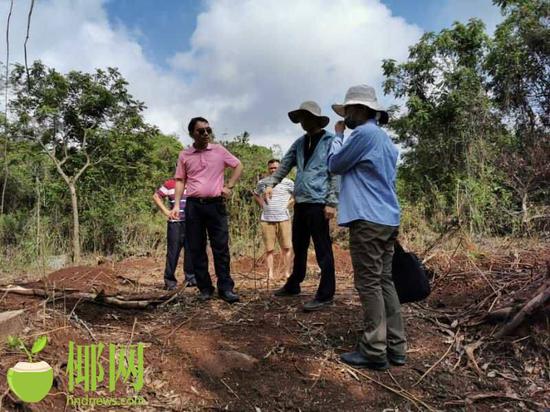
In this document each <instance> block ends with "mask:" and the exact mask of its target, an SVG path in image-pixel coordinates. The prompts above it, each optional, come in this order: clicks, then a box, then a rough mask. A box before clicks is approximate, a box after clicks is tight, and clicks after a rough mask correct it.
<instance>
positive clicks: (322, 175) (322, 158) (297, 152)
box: [259, 132, 338, 206]
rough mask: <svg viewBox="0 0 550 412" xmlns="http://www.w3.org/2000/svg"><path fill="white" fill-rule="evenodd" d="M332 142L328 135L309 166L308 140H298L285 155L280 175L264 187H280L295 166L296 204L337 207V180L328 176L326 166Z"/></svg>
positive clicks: (276, 173) (269, 179)
mask: <svg viewBox="0 0 550 412" xmlns="http://www.w3.org/2000/svg"><path fill="white" fill-rule="evenodd" d="M333 139H334V135H333V134H331V133H329V132H325V133H324V134H323V136H322V137H321V139H320V140H319V143H317V146H316V147H315V149H314V150H313V153H312V154H311V157H310V158H309V159H308V160H307V162H306V160H305V156H304V145H305V144H306V136H305V135H303V136H301V137H299V138H298V139H297V140H296V141H295V142H294V143H293V144H292V146H290V149H288V152H286V154H285V156H284V157H283V159H282V160H281V164H280V165H279V168H278V169H277V171H276V172H275V173H273V174H272V175H271V176H268V177H266V178H265V179H264V180H263V182H264V183H265V185H264V186H275V185H277V184H278V183H280V182H281V181H282V180H283V178H284V177H286V176H287V175H288V173H289V172H290V171H291V170H292V168H293V167H295V166H296V169H297V172H296V182H295V183H294V198H295V199H296V203H320V204H325V205H328V206H336V204H337V203H338V196H337V190H338V187H337V186H338V182H337V178H336V176H334V175H333V174H331V173H329V171H328V165H327V156H328V154H329V151H330V148H331V144H332V140H333ZM264 190H265V187H264V188H262V189H261V191H260V192H259V194H262V193H263V192H264Z"/></svg>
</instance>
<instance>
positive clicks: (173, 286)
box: [164, 280, 178, 290]
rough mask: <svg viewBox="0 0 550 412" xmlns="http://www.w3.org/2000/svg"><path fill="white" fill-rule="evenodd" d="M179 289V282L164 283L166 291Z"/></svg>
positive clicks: (168, 281)
mask: <svg viewBox="0 0 550 412" xmlns="http://www.w3.org/2000/svg"><path fill="white" fill-rule="evenodd" d="M177 287H178V282H174V281H172V280H165V281H164V290H175V289H177Z"/></svg>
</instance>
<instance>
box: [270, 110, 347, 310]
mask: <svg viewBox="0 0 550 412" xmlns="http://www.w3.org/2000/svg"><path fill="white" fill-rule="evenodd" d="M288 117H289V118H290V120H291V121H292V122H293V123H300V124H301V126H302V128H303V129H304V130H305V132H306V134H304V135H302V136H300V137H299V138H298V139H297V140H296V141H295V142H294V143H293V144H292V146H291V147H290V149H289V150H288V152H287V153H286V154H285V156H284V157H283V159H282V160H281V164H280V166H279V168H278V169H277V171H276V172H275V173H273V174H272V175H271V176H269V177H267V178H266V179H265V180H264V183H265V186H266V188H265V190H264V189H260V193H261V192H262V191H264V192H265V193H264V197H265V198H266V201H267V202H269V199H270V198H271V193H272V186H274V185H276V184H278V183H280V182H281V181H282V179H283V178H284V177H285V176H287V175H288V173H289V172H290V171H291V170H292V168H293V167H294V166H296V169H297V173H296V182H295V184H294V198H295V205H294V218H293V220H292V247H293V249H294V266H293V269H292V274H291V275H290V276H289V277H288V279H287V281H286V283H285V285H284V286H283V287H282V288H280V289H278V290H277V291H276V292H275V296H279V297H282V296H297V295H299V294H300V292H301V289H300V283H302V281H303V280H304V279H305V276H306V269H307V251H308V248H309V242H310V239H313V245H314V247H315V256H316V257H317V263H318V264H319V267H320V268H321V281H320V283H319V287H318V289H317V293H316V294H315V298H314V299H313V300H312V301H310V302H307V303H306V304H305V305H304V307H303V309H304V311H306V312H311V311H315V310H319V309H322V308H324V307H325V306H327V305H330V304H331V303H332V299H333V296H334V292H335V288H336V280H335V274H334V255H333V253H332V240H331V238H330V230H329V220H330V219H331V218H332V217H334V215H335V214H336V209H335V207H336V204H337V202H338V200H337V195H336V177H335V176H333V175H331V174H330V173H329V172H328V166H327V156H328V152H329V150H330V147H331V144H332V139H333V138H334V135H333V134H332V133H329V132H326V131H325V130H324V128H325V127H326V126H327V125H328V123H329V121H330V120H329V118H328V117H326V116H321V108H320V107H319V105H318V104H317V103H315V102H312V101H307V102H304V103H302V104H301V105H300V107H299V108H298V109H297V110H293V111H291V112H289V113H288Z"/></svg>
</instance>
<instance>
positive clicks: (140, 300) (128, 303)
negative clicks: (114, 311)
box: [0, 286, 177, 309]
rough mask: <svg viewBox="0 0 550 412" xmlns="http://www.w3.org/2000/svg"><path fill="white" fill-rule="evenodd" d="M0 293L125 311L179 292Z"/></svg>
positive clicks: (15, 289) (17, 288) (17, 290)
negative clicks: (99, 305) (110, 293)
mask: <svg viewBox="0 0 550 412" xmlns="http://www.w3.org/2000/svg"><path fill="white" fill-rule="evenodd" d="M0 292H4V293H13V294H16V295H23V296H37V297H41V298H50V299H78V300H80V301H85V302H92V303H99V304H106V305H110V306H116V307H119V308H124V309H145V308H147V307H149V306H154V305H157V304H160V303H162V302H165V301H167V300H169V299H170V298H172V297H173V296H174V295H175V294H177V291H174V292H170V293H166V292H164V293H161V294H156V295H155V294H154V293H141V294H134V295H118V294H117V295H106V294H105V293H103V291H100V292H98V293H89V292H79V291H75V290H74V289H71V290H69V291H67V290H44V289H38V288H32V289H31V288H24V287H21V286H8V287H7V288H0ZM67 292H68V293H67Z"/></svg>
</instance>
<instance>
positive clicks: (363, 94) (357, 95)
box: [332, 84, 389, 124]
mask: <svg viewBox="0 0 550 412" xmlns="http://www.w3.org/2000/svg"><path fill="white" fill-rule="evenodd" d="M354 104H360V105H363V106H366V107H368V108H369V109H372V110H374V111H375V112H376V113H377V116H376V118H377V120H378V122H379V123H380V124H386V123H388V120H389V116H388V112H387V111H386V109H385V108H384V107H383V106H382V105H381V104H380V103H378V99H377V98H376V91H375V90H374V87H371V86H368V85H366V84H360V85H358V86H352V87H350V88H349V89H348V91H347V92H346V97H345V98H344V103H342V104H333V105H332V110H334V111H335V112H336V113H337V114H338V115H340V116H342V117H345V116H346V110H345V108H346V106H351V105H354Z"/></svg>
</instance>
